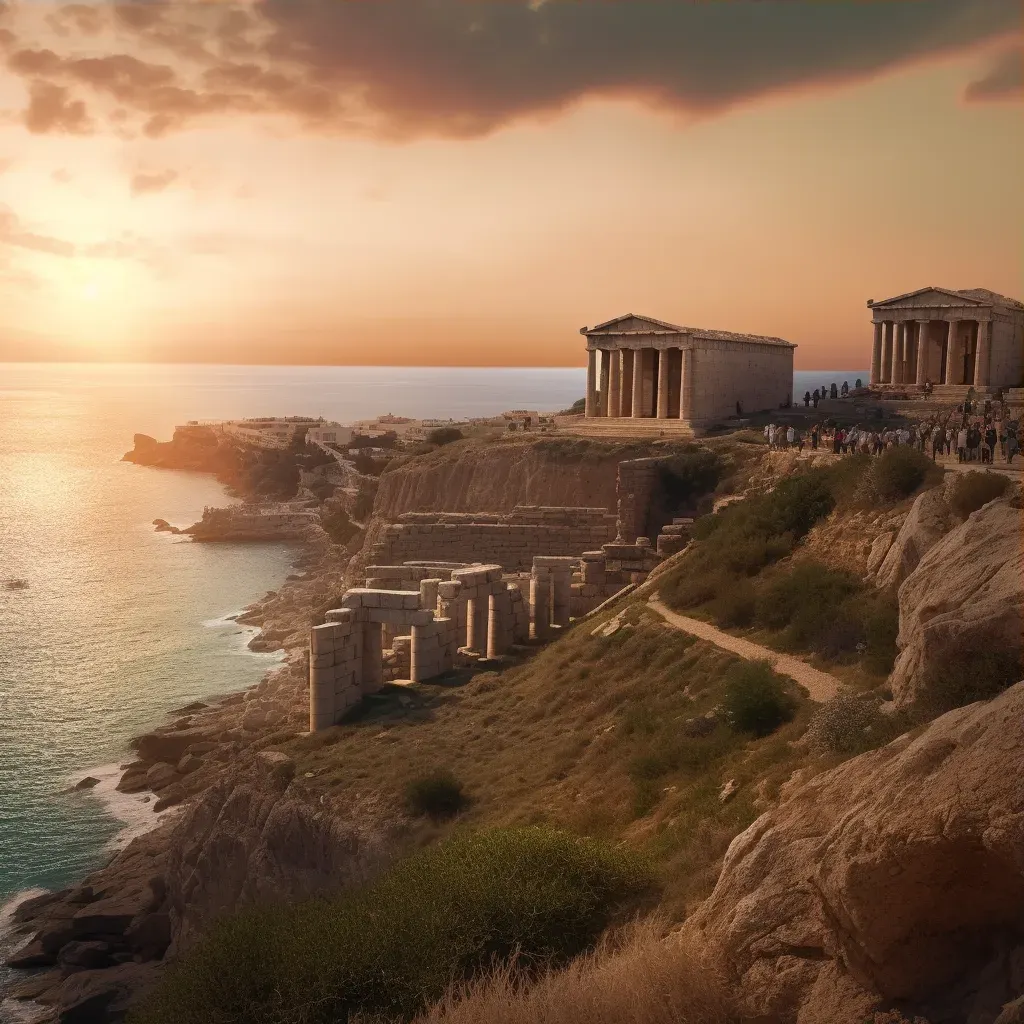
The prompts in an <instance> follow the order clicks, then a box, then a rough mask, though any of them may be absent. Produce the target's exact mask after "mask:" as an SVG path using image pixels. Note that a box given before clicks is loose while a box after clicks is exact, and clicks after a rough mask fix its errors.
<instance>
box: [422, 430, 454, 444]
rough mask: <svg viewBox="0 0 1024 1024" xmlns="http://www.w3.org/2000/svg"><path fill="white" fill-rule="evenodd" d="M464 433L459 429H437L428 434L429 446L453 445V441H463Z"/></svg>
mask: <svg viewBox="0 0 1024 1024" xmlns="http://www.w3.org/2000/svg"><path fill="white" fill-rule="evenodd" d="M461 440H462V431H461V430H459V428H458V427H436V428H435V429H434V430H431V431H430V433H429V434H427V444H436V445H442V444H451V443H452V441H461Z"/></svg>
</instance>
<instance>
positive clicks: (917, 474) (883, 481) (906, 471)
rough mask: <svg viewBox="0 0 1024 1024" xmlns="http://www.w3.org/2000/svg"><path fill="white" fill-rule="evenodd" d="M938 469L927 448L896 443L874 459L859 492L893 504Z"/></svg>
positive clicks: (863, 496) (876, 501)
mask: <svg viewBox="0 0 1024 1024" xmlns="http://www.w3.org/2000/svg"><path fill="white" fill-rule="evenodd" d="M937 472H938V471H937V470H936V468H935V465H934V463H933V462H932V460H931V459H929V458H928V456H927V455H925V454H924V452H919V451H918V450H917V449H916V448H912V447H911V446H910V445H905V444H901V445H896V446H895V447H893V448H887V449H886V450H885V451H884V452H882V454H881V455H879V456H878V457H877V458H875V459H874V460H873V461H872V463H871V468H870V470H869V471H868V472H866V473H865V474H864V476H863V478H862V480H861V486H860V490H859V495H860V497H861V499H862V500H864V501H867V502H869V503H871V504H879V503H880V504H883V505H889V504H893V503H895V502H899V501H902V500H903V499H904V498H909V497H910V495H912V494H913V493H914V491H916V490H917V489H918V488H919V487H920V486H921V485H922V484H923V483H924V482H925V480H927V479H929V478H930V477H934V475H935V474H936V473H937Z"/></svg>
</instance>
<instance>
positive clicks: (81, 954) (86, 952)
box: [57, 939, 114, 971]
mask: <svg viewBox="0 0 1024 1024" xmlns="http://www.w3.org/2000/svg"><path fill="white" fill-rule="evenodd" d="M113 953H114V948H113V946H111V944H110V943H109V942H104V941H102V940H100V939H92V940H89V941H86V942H69V943H68V944H67V945H66V946H65V947H64V948H63V949H62V950H61V951H60V956H59V957H58V958H57V960H58V962H59V963H60V965H61V966H62V967H63V968H64V969H65V970H68V971H87V970H99V969H100V968H102V967H109V966H110V965H111V964H112V963H113V962H114V960H113Z"/></svg>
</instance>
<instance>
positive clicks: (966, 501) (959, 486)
mask: <svg viewBox="0 0 1024 1024" xmlns="http://www.w3.org/2000/svg"><path fill="white" fill-rule="evenodd" d="M1009 484H1010V480H1009V477H1006V476H1004V475H1003V474H1002V473H993V472H992V471H991V470H989V471H987V472H985V473H980V472H978V470H976V469H972V470H971V471H970V472H969V473H962V474H961V475H960V476H958V477H957V480H956V483H955V484H954V485H953V493H952V494H951V495H950V498H949V503H950V505H951V506H952V508H953V511H954V512H956V514H957V515H958V516H960V518H961V519H966V518H967V517H968V516H969V515H970V514H971V513H972V512H977V511H978V509H979V508H981V507H982V505H987V504H988V503H989V502H990V501H994V500H995V499H996V498H1001V497H1002V496H1003V495H1004V494H1005V493H1006V488H1007V487H1008V486H1009Z"/></svg>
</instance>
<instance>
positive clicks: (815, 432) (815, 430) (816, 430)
mask: <svg viewBox="0 0 1024 1024" xmlns="http://www.w3.org/2000/svg"><path fill="white" fill-rule="evenodd" d="M820 432H821V427H820V426H819V425H818V424H817V423H815V424H814V426H813V427H811V451H812V452H816V451H817V450H818V436H819V434H820Z"/></svg>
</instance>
